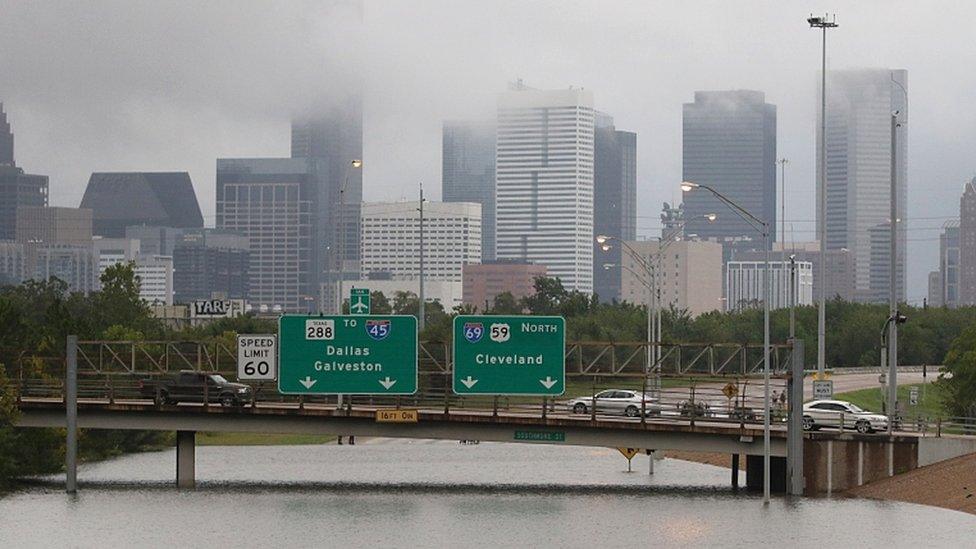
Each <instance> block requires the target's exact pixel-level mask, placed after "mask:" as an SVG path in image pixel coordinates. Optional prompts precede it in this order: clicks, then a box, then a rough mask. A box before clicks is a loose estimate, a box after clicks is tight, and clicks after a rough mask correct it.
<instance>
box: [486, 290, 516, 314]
mask: <svg viewBox="0 0 976 549" xmlns="http://www.w3.org/2000/svg"><path fill="white" fill-rule="evenodd" d="M485 314H492V315H520V314H522V304H521V303H519V300H518V299H516V298H515V296H514V295H512V292H502V293H500V294H498V295H496V296H495V299H494V301H493V302H492V304H491V307H490V308H489V309H488V310H487V311H485Z"/></svg>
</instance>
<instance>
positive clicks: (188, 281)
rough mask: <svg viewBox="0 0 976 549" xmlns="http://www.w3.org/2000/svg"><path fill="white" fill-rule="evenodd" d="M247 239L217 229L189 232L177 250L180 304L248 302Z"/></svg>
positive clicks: (176, 282)
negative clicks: (215, 300) (221, 300)
mask: <svg viewBox="0 0 976 549" xmlns="http://www.w3.org/2000/svg"><path fill="white" fill-rule="evenodd" d="M249 269H250V252H249V250H248V241H247V238H245V237H243V236H240V235H239V234H236V233H231V232H227V231H220V230H217V229H199V230H185V231H184V232H183V234H182V235H181V236H180V238H179V239H178V240H177V242H176V246H175V247H174V249H173V290H174V292H175V298H174V300H175V302H176V303H190V302H193V301H195V300H198V299H212V298H213V299H247V298H248V271H249Z"/></svg>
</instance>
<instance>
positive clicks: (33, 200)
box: [0, 103, 48, 240]
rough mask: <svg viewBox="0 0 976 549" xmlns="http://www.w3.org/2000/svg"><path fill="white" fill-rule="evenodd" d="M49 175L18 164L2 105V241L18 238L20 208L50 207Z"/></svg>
mask: <svg viewBox="0 0 976 549" xmlns="http://www.w3.org/2000/svg"><path fill="white" fill-rule="evenodd" d="M47 188H48V180H47V176H46V175H30V174H26V173H24V170H22V169H20V168H18V167H16V163H15V162H14V134H13V133H12V132H11V131H10V123H9V122H7V113H6V112H4V110H3V103H0V240H14V239H15V238H16V237H17V208H19V207H22V206H47Z"/></svg>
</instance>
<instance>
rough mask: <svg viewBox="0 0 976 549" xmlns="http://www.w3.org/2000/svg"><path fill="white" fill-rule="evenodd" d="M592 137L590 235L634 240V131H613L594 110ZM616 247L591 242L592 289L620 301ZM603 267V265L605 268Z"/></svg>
mask: <svg viewBox="0 0 976 549" xmlns="http://www.w3.org/2000/svg"><path fill="white" fill-rule="evenodd" d="M595 124H596V127H595V129H594V139H593V234H594V235H606V236H612V237H615V238H619V239H620V240H625V241H626V240H636V239H637V134H636V133H633V132H625V131H619V130H617V129H616V128H615V127H614V125H613V118H612V117H610V116H609V115H607V114H604V113H599V112H598V113H596V120H595ZM621 253H622V252H621V249H620V246H611V248H610V250H608V251H606V252H604V251H603V250H602V249H601V246H600V244H598V243H597V242H596V241H595V240H594V241H593V291H594V293H596V294H597V296H599V298H600V300H601V301H605V302H609V301H613V300H615V299H616V300H618V301H619V300H620V299H621V294H620V263H621V262H620V259H621ZM605 267H606V268H605Z"/></svg>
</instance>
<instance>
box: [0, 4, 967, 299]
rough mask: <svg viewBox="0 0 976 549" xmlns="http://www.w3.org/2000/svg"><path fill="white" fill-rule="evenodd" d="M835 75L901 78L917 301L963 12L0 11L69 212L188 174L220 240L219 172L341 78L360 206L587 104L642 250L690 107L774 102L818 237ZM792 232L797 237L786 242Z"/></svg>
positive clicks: (281, 140)
mask: <svg viewBox="0 0 976 549" xmlns="http://www.w3.org/2000/svg"><path fill="white" fill-rule="evenodd" d="M825 11H830V12H832V13H833V12H836V13H837V21H838V23H839V24H840V27H839V28H838V29H836V30H833V31H830V33H829V38H828V65H829V67H831V68H855V67H888V68H904V69H907V70H908V74H909V96H910V117H911V118H910V121H909V125H908V127H909V181H908V185H909V190H908V193H909V214H908V216H909V241H910V242H909V287H908V295H909V299H911V300H913V301H915V300H917V301H920V300H921V298H922V297H923V296H924V295H925V292H926V286H925V284H926V280H925V276H926V273H928V271H930V270H933V269H935V268H937V264H938V234H939V227H940V226H941V225H942V223H943V222H944V221H945V220H946V219H948V218H950V217H954V216H957V215H958V211H959V195H960V194H961V192H962V188H963V185H964V183H965V182H966V181H967V180H968V179H969V178H971V177H973V175H974V174H976V70H974V67H976V41H974V40H973V30H972V22H973V21H974V20H976V3H972V2H963V1H960V2H948V1H947V2H927V3H924V4H920V3H919V2H917V1H904V2H892V1H885V2H880V1H879V2H868V1H863V0H859V1H857V2H834V3H826V2H808V3H803V2H782V1H765V2H763V1H753V2H745V1H736V2H728V1H715V2H698V1H685V2H648V1H646V0H644V1H636V2H611V1H607V0H604V1H592V2H585V1H575V2H570V1H565V0H564V1H558V2H542V1H538V2H532V1H525V0H521V1H519V0H515V1H499V0H490V1H489V0H482V1H478V2H475V1H467V2H462V1H458V0H450V1H431V0H424V1H420V0H416V1H412V2H406V1H392V0H384V1H369V0H367V2H366V6H365V17H364V23H363V25H364V26H363V27H362V28H361V30H357V29H356V27H355V25H354V24H351V23H354V21H355V20H356V17H355V15H350V14H349V10H346V9H337V8H335V6H332V5H330V3H328V2H297V1H296V2H287V1H276V2H256V1H249V0H237V1H229V2H218V1H207V2H198V1H194V2H169V1H161V0H156V1H152V2H138V1H133V0H125V1H119V2H64V3H61V2H53V1H43V2H32V1H27V0H17V1H10V0H0V101H2V102H3V103H4V105H5V109H6V111H7V112H8V117H9V120H10V122H11V124H12V126H13V129H14V132H15V134H16V151H15V152H16V157H17V163H18V165H20V166H22V167H24V168H25V169H26V170H27V171H29V172H32V173H40V174H47V175H50V177H51V203H52V204H53V205H62V206H77V205H78V203H79V202H80V200H81V196H82V194H83V192H84V187H85V184H86V183H87V181H88V177H89V175H90V174H91V172H93V171H110V170H145V171H149V170H180V171H184V170H185V171H189V172H190V175H191V177H192V178H193V182H194V186H195V187H196V190H197V195H198V198H199V200H200V205H201V208H202V209H203V214H204V218H205V219H206V221H207V224H208V225H212V224H213V222H214V216H213V210H214V165H215V159H216V158H218V157H248V156H288V154H289V119H290V117H291V114H292V113H294V112H296V110H298V109H301V108H303V105H305V104H307V103H308V102H310V101H316V100H322V98H323V97H324V98H327V97H328V96H329V94H330V90H334V89H335V88H336V87H337V82H344V81H346V80H348V79H349V78H351V77H352V76H354V75H359V76H361V77H362V78H363V80H364V81H365V89H366V107H365V108H366V114H365V116H366V121H365V145H364V161H365V166H364V168H365V171H364V177H365V181H364V193H365V198H366V200H388V199H399V198H407V197H408V196H409V197H411V198H412V197H413V195H414V194H415V193H414V192H413V191H412V190H411V189H412V188H416V186H417V185H418V184H419V182H421V181H423V182H424V183H425V188H426V189H428V190H429V193H430V194H431V195H433V197H434V198H437V197H439V195H440V171H441V164H440V162H441V151H440V143H441V135H440V127H441V122H442V121H443V120H444V119H447V118H458V117H478V116H491V115H492V112H493V108H494V100H495V95H494V94H495V93H496V92H498V91H501V90H503V89H504V88H505V86H506V83H507V82H509V81H511V80H514V79H515V78H517V77H521V78H522V79H524V80H525V82H526V83H527V84H529V85H531V86H533V87H540V88H547V87H551V88H564V87H567V86H570V85H573V86H581V87H585V88H588V89H591V90H593V93H594V95H595V98H596V104H597V108H598V109H600V110H603V111H606V112H608V113H610V114H612V115H613V116H614V117H615V120H616V123H617V127H618V128H619V129H626V130H631V131H635V132H637V134H638V156H639V169H638V193H639V195H640V200H639V202H640V211H639V217H638V225H639V226H638V232H639V234H648V235H649V234H652V233H655V232H656V231H655V230H656V229H657V228H658V227H659V225H660V223H659V220H658V214H659V212H660V207H661V202H662V201H665V200H667V201H674V200H675V199H676V198H678V195H679V194H680V193H679V191H678V187H677V185H678V182H679V181H680V177H681V104H682V103H684V102H689V101H692V99H693V93H694V91H695V90H712V89H734V88H745V89H756V90H761V91H764V92H765V93H766V99H767V101H769V102H771V103H774V104H776V105H777V107H778V151H779V156H780V157H786V158H788V159H789V160H790V163H789V165H788V168H787V193H786V201H787V215H786V217H787V220H788V221H787V222H788V224H792V226H793V228H794V232H795V236H796V239H797V240H807V239H811V238H812V236H813V230H814V222H813V219H814V198H815V196H814V168H815V164H814V156H815V150H816V149H815V137H814V135H815V132H814V129H815V117H816V110H815V108H816V104H817V100H818V91H817V90H818V87H817V86H818V84H817V82H818V80H817V71H818V69H819V66H820V34H819V32H817V31H813V30H810V29H808V28H807V24H806V21H805V18H806V17H807V16H808V15H809V14H810V13H811V12H813V13H823V12H825ZM787 234H789V227H787Z"/></svg>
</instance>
